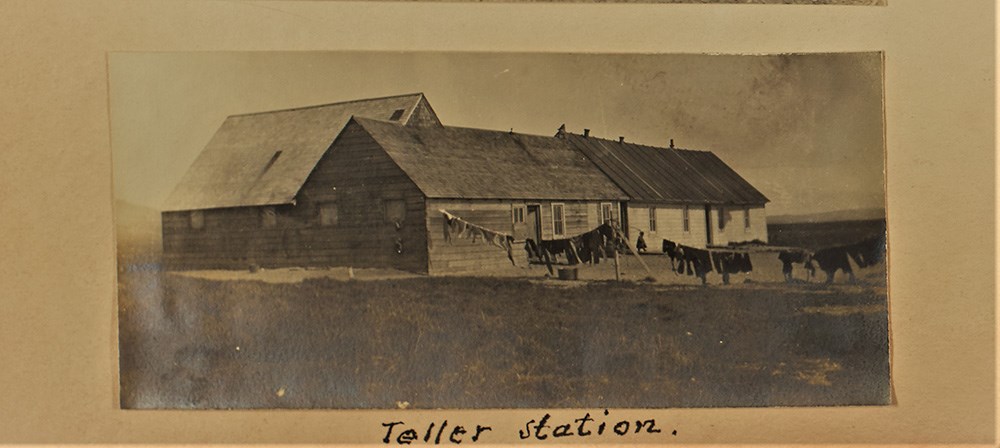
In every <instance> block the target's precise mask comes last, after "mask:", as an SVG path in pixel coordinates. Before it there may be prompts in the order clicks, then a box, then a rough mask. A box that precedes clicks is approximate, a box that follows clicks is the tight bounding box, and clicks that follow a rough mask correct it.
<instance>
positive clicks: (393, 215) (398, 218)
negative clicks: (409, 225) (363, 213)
mask: <svg viewBox="0 0 1000 448" xmlns="http://www.w3.org/2000/svg"><path fill="white" fill-rule="evenodd" d="M404 219H406V201H404V200H402V199H386V200H385V220H386V221H388V222H391V223H396V224H399V223H402V222H403V220H404Z"/></svg>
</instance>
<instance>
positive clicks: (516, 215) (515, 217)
mask: <svg viewBox="0 0 1000 448" xmlns="http://www.w3.org/2000/svg"><path fill="white" fill-rule="evenodd" d="M510 221H511V222H512V223H514V224H524V207H523V206H517V205H515V206H514V207H513V208H511V216H510Z"/></svg>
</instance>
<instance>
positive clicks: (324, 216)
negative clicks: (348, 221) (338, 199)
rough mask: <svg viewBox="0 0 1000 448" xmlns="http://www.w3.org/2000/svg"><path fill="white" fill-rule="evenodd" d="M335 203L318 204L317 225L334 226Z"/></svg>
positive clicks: (335, 220) (335, 217)
mask: <svg viewBox="0 0 1000 448" xmlns="http://www.w3.org/2000/svg"><path fill="white" fill-rule="evenodd" d="M337 218H338V217H337V204H334V203H326V204H320V206H319V225H321V226H335V225H337V220H338V219H337Z"/></svg>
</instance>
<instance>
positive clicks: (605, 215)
mask: <svg viewBox="0 0 1000 448" xmlns="http://www.w3.org/2000/svg"><path fill="white" fill-rule="evenodd" d="M612 210H613V209H612V208H611V203H610V202H602V203H601V224H607V223H609V222H611V221H613V220H614V215H613V214H612Z"/></svg>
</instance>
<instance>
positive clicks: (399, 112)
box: [389, 109, 406, 121]
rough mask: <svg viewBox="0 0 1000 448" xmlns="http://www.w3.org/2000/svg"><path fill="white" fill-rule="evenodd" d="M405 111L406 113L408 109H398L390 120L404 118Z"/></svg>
mask: <svg viewBox="0 0 1000 448" xmlns="http://www.w3.org/2000/svg"><path fill="white" fill-rule="evenodd" d="M404 113H406V109H396V111H395V112H393V113H392V116H391V117H389V121H396V120H398V119H400V118H403V114H404Z"/></svg>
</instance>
